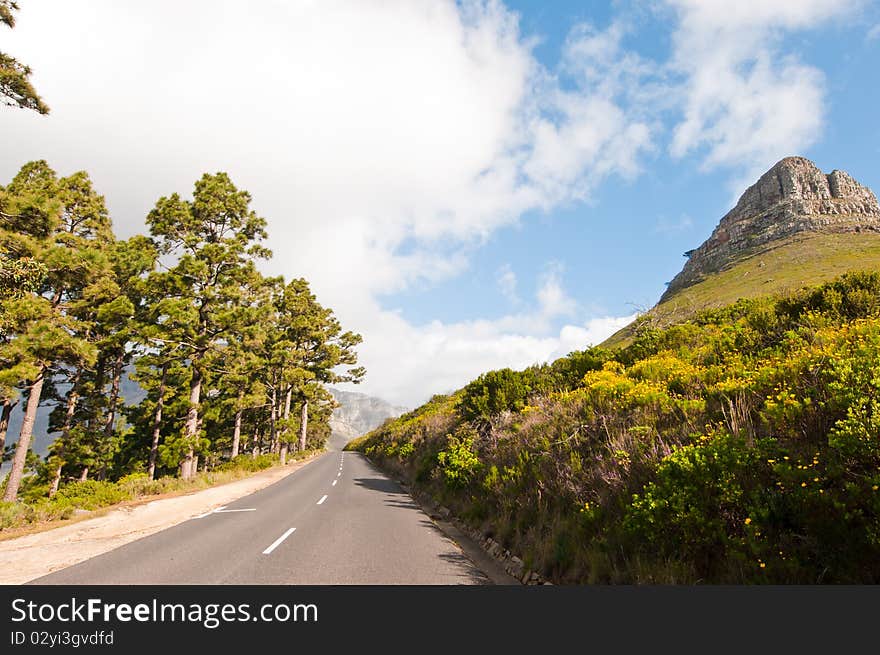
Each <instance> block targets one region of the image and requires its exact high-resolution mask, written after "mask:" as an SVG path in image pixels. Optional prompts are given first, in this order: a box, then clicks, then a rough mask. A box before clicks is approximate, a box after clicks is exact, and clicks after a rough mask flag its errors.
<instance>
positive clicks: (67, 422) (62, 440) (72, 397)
mask: <svg viewBox="0 0 880 655" xmlns="http://www.w3.org/2000/svg"><path fill="white" fill-rule="evenodd" d="M79 377H80V371H79V370H77V372H76V375H74V377H73V380H71V385H70V393H69V394H67V410H66V411H65V413H64V425H63V426H62V427H61V437H59V439H58V442H57V443H58V446H59V447H58V450H57V451H56V452H55V455H56V456H57V457H58V466H57V467H55V472H54V474H53V476H52V483H51V484H50V485H49V498H52V496H54V495H55V494H56V493H57V492H58V486H59V485H60V484H61V469H63V468H64V451H65V449H66V447H67V445H68V444H69V443H70V428H71V427H73V415H74V414H75V413H76V403H77V402H78V401H79V393H78V392H77V390H76V385H77V384H79Z"/></svg>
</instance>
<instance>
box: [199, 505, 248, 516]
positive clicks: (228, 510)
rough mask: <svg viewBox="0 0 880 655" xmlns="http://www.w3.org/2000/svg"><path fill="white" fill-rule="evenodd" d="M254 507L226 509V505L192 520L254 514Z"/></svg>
mask: <svg viewBox="0 0 880 655" xmlns="http://www.w3.org/2000/svg"><path fill="white" fill-rule="evenodd" d="M256 511H257V508H256V507H248V508H242V509H226V505H223V506H221V507H218V508H217V509H212V510H211V511H210V512H205V513H204V514H199V515H198V516H194V517H193V518H194V519H203V518H205V517H206V516H210V515H211V514H227V513H229V512H256Z"/></svg>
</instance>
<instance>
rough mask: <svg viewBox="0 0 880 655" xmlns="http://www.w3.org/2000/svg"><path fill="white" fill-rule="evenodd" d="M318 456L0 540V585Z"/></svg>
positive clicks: (182, 516) (93, 551) (206, 505)
mask: <svg viewBox="0 0 880 655" xmlns="http://www.w3.org/2000/svg"><path fill="white" fill-rule="evenodd" d="M320 456H321V455H320V454H319V455H315V456H314V457H311V458H309V459H306V460H301V461H297V462H293V463H291V464H288V465H287V466H284V467H277V468H272V469H269V470H267V471H261V472H259V473H255V474H254V475H252V476H250V477H247V478H243V479H241V480H235V481H234V482H228V483H226V484H222V485H218V486H216V487H211V488H209V489H202V490H200V491H196V492H192V493H189V494H186V495H181V496H173V497H170V498H161V499H157V500H152V501H148V502H145V503H140V504H135V505H129V506H123V507H119V508H116V509H112V510H110V511H108V512H106V513H104V514H102V515H101V516H96V517H94V518H89V519H86V520H83V521H78V522H76V523H73V524H71V525H65V526H63V527H58V528H54V529H52V530H46V531H44V532H38V533H35V534H29V535H26V536H22V537H17V538H14V539H8V540H6V541H2V542H0V584H6V585H10V584H23V583H25V582H28V581H30V580H34V579H35V578H39V577H42V576H44V575H47V574H49V573H52V572H53V571H58V570H59V569H63V568H66V567H68V566H72V565H73V564H77V563H79V562H82V561H84V560H87V559H90V558H92V557H95V556H96V555H101V554H102V553H106V552H108V551H110V550H113V549H114V548H118V547H119V546H122V545H124V544H127V543H129V542H132V541H135V540H137V539H141V538H142V537H146V536H147V535H151V534H153V533H155V532H159V531H160V530H165V529H166V528H170V527H172V526H174V525H177V524H178V523H182V522H183V521H186V520H189V519H191V518H193V517H194V516H198V515H199V514H204V513H205V512H210V511H212V510H214V509H216V508H217V507H220V506H222V505H226V504H228V503H230V502H232V501H233V500H236V499H238V498H241V497H242V496H247V495H248V494H251V493H253V492H255V491H258V490H259V489H262V488H264V487H268V486H269V485H271V484H274V483H275V482H278V481H279V480H281V479H282V478H285V477H287V476H288V475H290V474H291V473H293V472H294V471H297V470H299V469H300V468H302V467H303V466H306V465H307V464H308V463H309V462H312V461H314V460H315V459H317V458H318V457H320Z"/></svg>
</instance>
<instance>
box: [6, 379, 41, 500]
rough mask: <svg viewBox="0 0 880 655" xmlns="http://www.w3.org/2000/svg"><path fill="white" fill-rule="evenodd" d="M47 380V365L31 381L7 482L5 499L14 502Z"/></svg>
mask: <svg viewBox="0 0 880 655" xmlns="http://www.w3.org/2000/svg"><path fill="white" fill-rule="evenodd" d="M45 381H46V367H45V366H43V367H42V368H41V369H40V373H39V374H38V375H37V378H36V379H35V380H34V381H33V382H32V383H31V386H30V390H29V392H28V402H27V409H25V413H24V420H23V421H22V422H21V432H19V434H18V443H17V444H15V457H14V458H13V460H12V470H11V471H10V472H9V480H8V481H7V482H6V493H5V494H4V495H3V500H5V501H6V502H7V503H14V502H15V500H16V499H17V498H18V487H19V485H20V484H21V478H22V476H23V475H24V464H25V460H26V459H27V454H28V448H30V445H31V436H32V435H33V433H34V422H35V421H36V420H37V407H39V405H40V396H41V395H42V393H43V383H44V382H45Z"/></svg>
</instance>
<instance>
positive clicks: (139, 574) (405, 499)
mask: <svg viewBox="0 0 880 655" xmlns="http://www.w3.org/2000/svg"><path fill="white" fill-rule="evenodd" d="M331 447H332V446H331ZM337 447H338V444H337ZM30 584H63V585H68V584H174V585H180V584H321V585H324V584H328V585H337V584H407V585H411V584H443V585H450V584H452V585H458V584H490V581H489V578H488V577H487V576H486V575H484V574H483V573H482V572H481V571H480V570H479V569H478V568H477V567H476V566H475V565H474V564H473V563H472V562H471V560H470V559H468V558H467V557H466V556H465V555H464V554H463V552H462V551H461V550H460V549H459V548H458V546H457V545H456V544H455V543H454V542H452V541H451V540H450V539H448V538H447V537H446V536H445V535H444V534H443V533H442V532H441V531H440V530H439V529H438V528H437V526H436V525H435V524H434V523H433V522H432V521H431V519H430V518H429V517H428V516H427V515H426V514H424V513H423V512H422V511H421V509H420V508H419V507H418V505H416V504H415V503H414V502H413V500H412V498H410V496H409V495H408V494H407V493H406V492H405V491H403V489H401V487H400V486H399V485H398V484H397V483H396V482H394V481H393V480H391V479H389V478H388V477H386V476H385V475H383V474H382V473H381V472H380V471H379V470H378V469H376V468H375V467H374V466H373V465H372V464H370V462H369V461H368V460H367V459H366V458H364V457H363V456H362V455H360V454H358V453H350V452H342V451H340V450H338V449H333V450H330V451H328V452H327V453H325V454H324V455H322V456H321V457H320V458H318V459H317V460H315V461H313V462H312V463H310V464H308V465H306V466H304V467H303V468H301V469H299V470H298V471H295V472H294V473H292V474H290V475H288V476H287V477H285V478H283V479H282V480H280V481H279V482H276V483H275V484H273V485H271V486H269V487H266V488H264V489H261V490H260V491H258V492H256V493H253V494H251V495H249V496H245V497H243V498H239V499H238V500H236V501H235V502H233V503H231V504H229V505H227V506H225V507H223V508H221V509H219V510H214V511H213V512H211V513H208V514H203V515H201V516H199V517H196V518H192V519H189V520H187V521H184V522H183V523H179V524H178V525H175V526H174V527H172V528H168V529H167V530H163V531H161V532H157V533H156V534H153V535H150V536H148V537H145V538H143V539H140V540H138V541H134V542H132V543H129V544H126V545H125V546H121V547H119V548H117V549H115V550H112V551H110V552H107V553H105V554H103V555H99V556H97V557H93V558H92V559H89V560H86V561H84V562H81V563H79V564H76V565H74V566H71V567H68V568H66V569H63V570H61V571H56V572H55V573H52V574H50V575H47V576H44V577H42V578H38V579H36V580H32V581H31V583H30Z"/></svg>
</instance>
